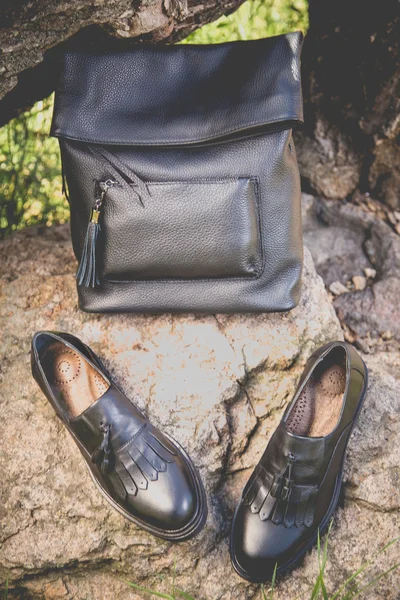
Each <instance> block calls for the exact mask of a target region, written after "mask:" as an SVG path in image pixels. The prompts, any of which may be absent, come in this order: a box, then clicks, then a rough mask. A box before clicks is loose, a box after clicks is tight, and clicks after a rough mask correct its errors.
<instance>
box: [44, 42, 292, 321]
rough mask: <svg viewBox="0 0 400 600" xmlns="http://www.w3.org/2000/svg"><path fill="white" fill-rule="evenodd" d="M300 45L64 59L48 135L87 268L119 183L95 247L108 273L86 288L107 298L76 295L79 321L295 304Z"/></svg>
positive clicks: (115, 52)
mask: <svg viewBox="0 0 400 600" xmlns="http://www.w3.org/2000/svg"><path fill="white" fill-rule="evenodd" d="M301 44H302V35H301V33H290V34H287V35H284V36H277V37H274V38H268V39H265V40H256V41H249V42H232V43H227V44H217V45H212V46H190V45H183V46H137V47H134V48H132V47H131V48H129V49H127V48H126V46H123V47H122V48H121V45H120V44H112V43H110V47H109V48H102V49H101V51H98V50H96V49H90V48H85V49H82V48H78V49H77V48H74V49H71V50H70V51H68V52H67V53H66V54H65V58H64V62H63V67H62V73H61V79H60V84H59V86H58V89H57V92H56V104H55V111H54V117H53V124H52V133H53V135H56V136H58V137H59V138H60V147H61V154H62V160H63V167H64V171H65V175H66V179H67V182H68V188H69V196H70V205H71V231H72V241H73V247H74V252H75V255H76V257H77V259H78V260H80V259H81V257H82V254H83V253H84V251H85V247H86V246H87V240H88V236H87V234H86V232H87V227H88V221H89V217H90V214H91V210H92V209H93V205H94V202H95V199H96V198H97V197H98V195H97V194H98V192H97V191H96V190H97V188H98V184H99V182H104V181H105V180H107V179H110V180H112V181H114V182H115V185H114V186H113V187H112V188H110V189H109V191H108V193H107V195H106V197H105V198H104V202H103V206H102V209H101V216H100V221H99V223H100V231H99V232H98V236H97V237H96V240H95V242H96V251H95V260H92V263H91V265H93V264H95V265H96V269H98V271H96V273H93V271H92V270H89V275H88V276H87V281H89V280H90V281H91V282H93V281H97V277H98V281H99V284H98V285H94V287H90V286H89V287H85V286H84V285H79V286H78V295H79V305H80V308H82V309H83V310H86V311H90V312H109V311H114V312H128V311H134V312H148V313H155V312H188V311H189V312H227V313H231V312H266V311H284V310H289V309H291V308H293V307H294V306H295V305H296V304H297V302H298V299H299V294H300V283H301V272H302V261H303V248H302V231H301V210H300V177H299V172H298V166H297V160H296V155H295V151H294V145H293V139H292V127H293V126H294V125H296V124H298V123H301V122H302V119H303V115H302V96H301V85H300V51H301ZM150 74H151V75H150ZM85 239H86V246H85ZM91 239H93V236H92V238H91ZM90 251H91V253H92V254H90V256H93V252H94V247H93V244H91V245H90Z"/></svg>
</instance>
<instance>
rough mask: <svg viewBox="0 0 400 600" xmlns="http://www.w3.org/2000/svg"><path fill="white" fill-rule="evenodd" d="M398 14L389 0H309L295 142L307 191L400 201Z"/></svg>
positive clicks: (392, 202) (392, 203) (393, 1)
mask: <svg viewBox="0 0 400 600" xmlns="http://www.w3.org/2000/svg"><path fill="white" fill-rule="evenodd" d="M399 12H400V11H399V3H398V2H397V1H396V0H386V1H385V2H381V3H379V5H377V4H376V2H365V0H351V1H349V0H336V1H335V2H332V0H310V29H309V32H308V35H307V38H306V41H305V44H304V51H303V89H304V101H305V122H306V124H305V128H304V130H303V131H302V132H300V133H299V134H298V135H297V146H298V156H299V162H300V169H301V173H302V176H303V178H304V180H305V183H306V186H308V187H310V188H311V191H314V192H317V193H318V194H320V195H322V196H325V197H328V198H345V197H347V196H349V195H350V194H352V192H353V191H354V190H355V189H356V188H359V189H361V190H362V191H364V192H369V193H371V194H372V195H374V196H375V197H378V198H380V199H381V200H383V201H385V202H386V203H387V204H389V205H390V206H391V207H392V208H397V207H399V206H400V144H399V136H400V15H399Z"/></svg>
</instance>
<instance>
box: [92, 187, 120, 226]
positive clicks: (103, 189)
mask: <svg viewBox="0 0 400 600" xmlns="http://www.w3.org/2000/svg"><path fill="white" fill-rule="evenodd" d="M117 183H118V182H117V181H114V179H106V181H99V183H98V185H99V188H100V196H99V197H98V198H97V200H96V202H95V205H94V207H93V208H92V212H91V213H90V222H91V223H98V222H99V217H100V212H101V207H102V206H103V202H104V198H105V196H106V194H107V192H108V190H109V189H110V188H111V187H113V186H114V185H117Z"/></svg>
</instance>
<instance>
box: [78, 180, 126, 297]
mask: <svg viewBox="0 0 400 600" xmlns="http://www.w3.org/2000/svg"><path fill="white" fill-rule="evenodd" d="M115 184H116V181H113V180H112V179H108V180H107V181H104V182H100V183H99V186H100V189H101V194H100V198H98V200H96V204H95V206H94V208H92V211H91V213H90V220H89V223H88V226H87V230H86V235H85V242H84V244H83V250H82V256H81V260H80V263H79V267H78V271H77V273H76V279H77V282H78V285H79V286H84V287H92V288H94V287H96V285H99V284H100V279H99V275H98V272H97V259H96V245H97V240H98V237H99V233H100V223H99V219H100V211H101V207H102V204H103V201H104V197H105V195H106V193H107V191H108V189H109V188H110V187H112V186H113V185H115Z"/></svg>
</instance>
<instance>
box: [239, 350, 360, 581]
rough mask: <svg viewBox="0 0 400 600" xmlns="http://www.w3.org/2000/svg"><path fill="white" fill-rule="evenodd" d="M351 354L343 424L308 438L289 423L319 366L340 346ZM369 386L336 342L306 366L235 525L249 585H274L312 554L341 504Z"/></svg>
mask: <svg viewBox="0 0 400 600" xmlns="http://www.w3.org/2000/svg"><path fill="white" fill-rule="evenodd" d="M338 346H340V347H342V348H343V349H344V350H345V352H346V371H347V377H346V379H347V381H346V391H345V394H344V400H343V404H342V410H341V414H340V417H339V421H338V423H337V425H336V427H335V428H334V430H333V431H332V432H331V433H330V434H329V435H327V436H325V437H302V436H298V435H294V434H293V433H291V432H290V431H288V429H287V427H286V423H287V420H288V416H289V414H290V412H291V410H292V409H293V407H294V405H295V403H296V401H297V399H298V397H299V394H300V393H301V391H302V389H303V388H304V386H305V385H306V383H307V381H308V380H309V378H310V376H311V375H312V373H313V372H314V370H315V369H316V367H317V365H318V364H319V363H320V362H321V361H322V360H323V359H324V358H325V357H326V356H327V355H328V354H329V352H331V351H332V349H334V348H335V347H338ZM365 386H366V369H365V366H364V363H363V361H362V359H361V358H360V357H359V355H358V354H357V352H356V351H355V350H354V348H352V347H351V346H350V345H348V344H345V343H342V342H335V343H330V344H328V345H326V346H324V347H323V348H320V349H319V350H318V351H317V352H316V353H314V354H313V355H312V356H311V357H310V359H309V360H308V362H307V364H306V367H305V369H304V372H303V374H302V376H301V378H300V382H299V385H298V388H297V391H296V393H295V395H294V398H293V400H292V402H291V403H290V404H289V406H288V408H287V410H286V411H285V414H284V416H283V418H282V420H281V423H280V424H279V426H278V428H277V429H276V431H275V433H274V434H273V436H272V438H271V440H270V442H269V443H268V446H267V448H266V450H265V452H264V454H263V456H262V457H261V460H260V462H259V463H258V465H257V466H256V468H255V470H254V472H253V474H252V475H251V477H250V479H249V481H248V483H247V485H246V486H245V488H244V490H243V494H242V498H241V501H240V503H239V505H238V508H237V511H236V513H235V518H234V521H233V525H232V537H231V556H232V561H233V564H234V566H235V568H236V570H237V571H238V572H239V574H241V575H242V576H243V577H245V578H247V579H249V580H251V581H265V580H267V579H270V578H271V576H272V574H273V571H274V568H275V564H277V565H278V573H279V572H280V571H279V570H280V569H281V570H284V569H285V567H286V566H287V565H288V564H290V563H291V562H293V560H294V559H295V558H296V557H297V558H298V557H299V556H301V555H302V553H304V551H306V549H308V547H309V544H310V542H312V541H313V540H315V536H316V532H317V531H318V528H319V527H320V526H321V525H322V524H324V525H325V524H326V523H325V522H324V521H325V520H326V518H327V516H329V514H330V512H332V509H333V508H334V507H333V503H334V502H337V495H338V491H339V490H340V482H341V472H342V467H343V458H344V452H345V449H346V446H347V442H348V439H349V436H350V433H351V430H352V427H353V425H354V421H355V418H356V416H357V414H358V411H359V408H360V403H361V401H362V397H363V394H364V391H365Z"/></svg>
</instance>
